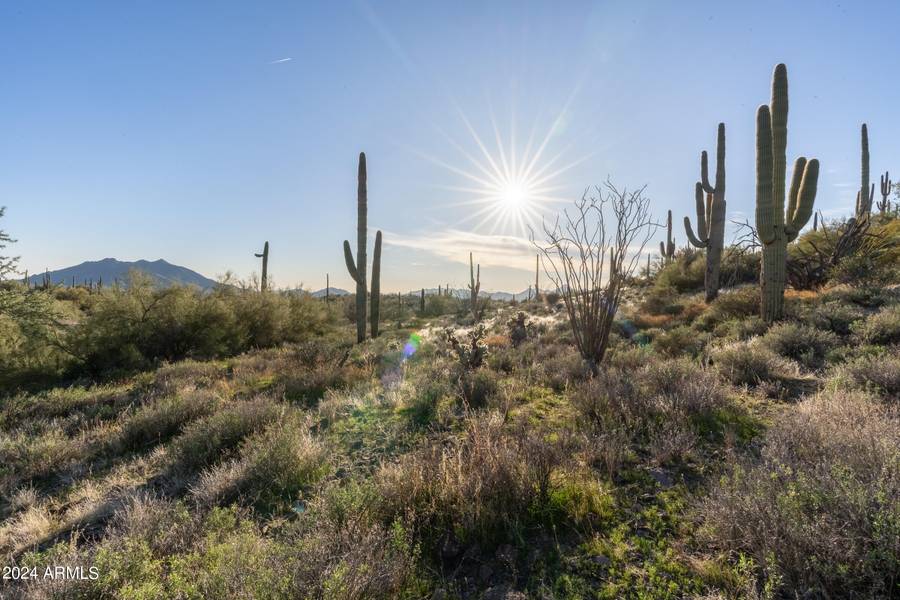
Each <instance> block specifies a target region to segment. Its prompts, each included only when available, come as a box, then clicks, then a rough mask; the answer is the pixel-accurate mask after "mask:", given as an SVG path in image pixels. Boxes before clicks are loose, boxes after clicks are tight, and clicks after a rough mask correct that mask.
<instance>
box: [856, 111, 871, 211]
mask: <svg viewBox="0 0 900 600" xmlns="http://www.w3.org/2000/svg"><path fill="white" fill-rule="evenodd" d="M860 144H861V146H862V147H861V148H860V182H859V191H858V192H856V217H857V218H861V217H865V216H866V215H869V214H871V213H872V201H873V200H874V198H875V184H874V183H873V184H871V186H870V185H869V128H868V127H867V126H866V124H865V123H863V124H862V128H861V130H860Z"/></svg>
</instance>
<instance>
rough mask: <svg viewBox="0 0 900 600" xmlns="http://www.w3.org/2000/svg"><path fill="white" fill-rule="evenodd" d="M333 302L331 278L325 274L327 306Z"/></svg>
mask: <svg viewBox="0 0 900 600" xmlns="http://www.w3.org/2000/svg"><path fill="white" fill-rule="evenodd" d="M330 301H331V278H330V276H329V275H328V273H325V304H328V302H330Z"/></svg>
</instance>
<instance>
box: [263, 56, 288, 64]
mask: <svg viewBox="0 0 900 600" xmlns="http://www.w3.org/2000/svg"><path fill="white" fill-rule="evenodd" d="M292 60H294V59H293V57H291V56H286V57H284V58H279V59H278V60H273V61H272V62H270V63H269V64H270V65H280V64H281V63H286V62H291V61H292Z"/></svg>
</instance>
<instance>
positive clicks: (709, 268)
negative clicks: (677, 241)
mask: <svg viewBox="0 0 900 600" xmlns="http://www.w3.org/2000/svg"><path fill="white" fill-rule="evenodd" d="M708 171H709V169H708V165H707V157H706V151H705V150H704V151H703V152H702V153H701V154H700V179H701V181H698V182H697V185H696V186H695V189H694V196H695V198H694V199H695V201H696V204H697V235H696V236H695V235H694V231H693V230H692V229H691V220H690V218H688V217H685V218H684V230H685V232H686V233H687V236H688V239H689V240H690V242H691V243H692V244H693V245H694V246H696V247H697V248H706V278H705V286H704V287H705V288H706V301H707V302H711V301H713V300H715V298H716V296H718V295H719V267H720V265H721V263H722V248H723V246H724V244H725V123H719V133H718V139H717V140H716V185H715V187H713V186H711V185H709V175H708ZM703 192H706V203H705V204H704V202H703Z"/></svg>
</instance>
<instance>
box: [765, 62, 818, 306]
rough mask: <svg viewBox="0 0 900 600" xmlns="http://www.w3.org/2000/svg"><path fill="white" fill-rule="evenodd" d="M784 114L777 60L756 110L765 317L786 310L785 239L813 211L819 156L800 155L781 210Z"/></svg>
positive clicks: (782, 70)
mask: <svg viewBox="0 0 900 600" xmlns="http://www.w3.org/2000/svg"><path fill="white" fill-rule="evenodd" d="M787 115H788V81H787V67H785V66H784V64H779V65H777V66H776V67H775V72H774V74H773V76H772V101H771V105H767V104H763V105H762V106H760V107H759V109H758V110H757V111H756V230H757V233H758V235H759V240H760V242H762V269H761V273H760V296H761V297H760V312H761V316H762V318H763V320H764V321H766V322H767V323H771V322H773V321H776V320H778V319H780V318H781V317H782V316H783V314H784V281H785V269H786V262H787V245H788V242H791V241H793V240H794V239H796V237H797V234H798V233H799V232H800V229H802V228H803V226H804V225H805V224H806V223H807V222H808V221H809V218H810V217H811V216H812V212H813V203H814V202H815V200H816V186H817V184H818V180H819V161H818V160H816V159H814V158H813V159H810V160H809V161H807V160H806V158H804V157H802V156H801V157H800V158H798V159H797V161H796V162H795V163H794V174H793V176H792V178H791V188H790V191H789V192H788V205H787V214H785V207H784V189H785V188H784V184H785V175H786V170H787V158H786V148H787Z"/></svg>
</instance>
